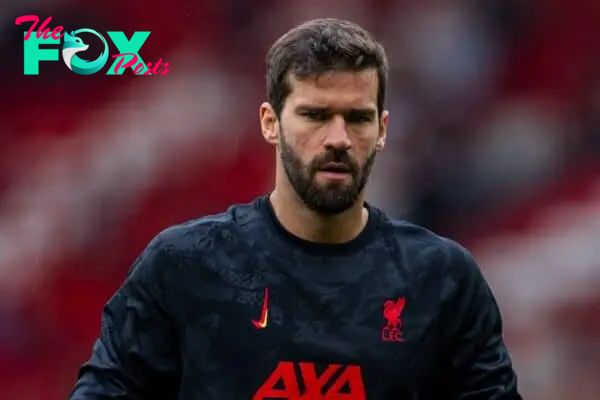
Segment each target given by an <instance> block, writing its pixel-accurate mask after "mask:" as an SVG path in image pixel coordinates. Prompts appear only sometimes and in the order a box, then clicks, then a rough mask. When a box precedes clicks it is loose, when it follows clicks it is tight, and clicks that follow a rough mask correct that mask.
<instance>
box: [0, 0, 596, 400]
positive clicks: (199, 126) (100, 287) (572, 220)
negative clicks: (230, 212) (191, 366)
mask: <svg viewBox="0 0 600 400" xmlns="http://www.w3.org/2000/svg"><path fill="white" fill-rule="evenodd" d="M44 3H45V4H44V5H43V6H40V5H39V2H34V1H28V0H19V1H6V0H5V1H3V2H2V4H1V5H0V10H1V12H0V15H1V16H2V17H3V18H2V19H0V21H1V25H0V28H1V29H2V33H3V34H2V35H1V36H0V50H1V52H2V55H3V60H4V61H3V62H2V64H1V65H0V72H1V73H0V82H1V86H0V87H1V88H2V100H0V101H1V102H2V108H1V110H2V119H1V120H0V121H1V125H0V133H1V139H2V142H1V144H0V296H1V300H2V301H1V302H0V388H2V397H3V398H6V399H18V400H30V399H31V400H33V399H36V400H37V399H41V398H43V399H45V400H54V399H57V400H58V399H64V398H66V397H67V396H68V393H69V391H70V389H71V386H72V385H73V384H74V382H75V378H76V374H77V368H78V367H79V365H80V364H81V363H82V362H84V361H85V360H86V359H87V357H88V356H89V353H90V349H91V344H92V343H93V340H94V339H95V337H96V336H97V334H98V332H99V322H100V313H101V310H102V307H103V304H104V303H105V302H106V300H107V299H108V298H109V297H110V296H111V294H112V293H113V292H114V291H115V290H116V288H117V287H118V285H119V284H120V282H121V281H122V280H123V278H124V276H125V274H126V272H127V269H128V268H129V266H130V264H131V262H132V261H133V259H134V258H135V257H136V256H137V255H138V254H139V253H140V252H141V250H142V249H143V248H144V247H145V245H146V244H147V242H148V241H149V240H150V239H151V238H152V237H153V236H154V235H155V234H156V233H157V232H159V231H160V230H162V229H164V228H166V227H167V226H169V225H171V224H175V223H179V222H182V221H185V220H187V219H191V218H195V217H198V216H201V215H205V214H209V213H215V212H220V211H223V210H224V209H226V207H227V206H228V205H229V204H231V203H233V202H245V201H249V200H251V199H252V198H253V197H254V196H256V195H259V194H263V193H265V192H266V191H268V190H269V189H270V187H271V184H272V172H273V150H272V149H271V148H269V147H268V146H267V145H266V144H265V143H264V142H263V140H262V138H261V135H260V130H259V126H258V106H259V104H260V103H261V102H262V101H263V100H264V97H265V90H264V56H265V54H266V51H267V49H268V47H269V45H270V44H271V43H272V42H273V41H274V40H275V39H276V38H277V37H278V36H279V35H281V34H282V33H283V32H285V31H286V30H287V29H289V28H291V27H292V26H293V25H295V24H297V23H300V22H303V21H304V20H307V19H310V18H313V17H325V16H335V17H341V18H348V19H351V20H353V21H356V22H358V23H361V24H362V25H364V26H365V27H366V28H368V29H370V30H371V31H373V32H374V33H375V34H376V36H377V37H378V38H379V39H380V40H382V42H383V43H384V45H385V46H386V47H387V48H388V51H389V53H390V59H391V64H392V68H393V71H392V74H391V76H390V79H391V82H390V85H391V87H390V89H389V93H390V94H389V97H388V103H387V104H388V108H389V109H390V111H391V131H390V133H389V134H390V138H389V143H388V147H387V148H386V151H385V152H384V154H382V155H381V157H380V158H379V159H378V162H377V166H376V168H375V171H374V176H373V178H372V183H371V186H370V189H369V190H370V192H369V198H370V200H371V201H372V202H374V203H375V204H377V205H380V206H381V207H382V208H384V209H385V210H386V211H387V212H389V213H390V214H391V215H393V216H396V217H402V218H406V219H408V220H410V221H413V222H416V223H419V224H422V225H425V226H427V227H429V228H431V229H433V230H435V231H436V232H437V233H440V234H443V235H447V236H451V237H452V238H454V239H457V240H459V241H460V242H461V243H463V244H465V245H467V246H468V247H469V249H470V250H472V252H473V253H474V255H475V256H476V258H477V259H478V261H479V262H480V264H481V266H482V269H483V270H484V273H485V275H486V276H487V278H488V279H489V281H490V283H491V285H492V287H493V289H494V291H495V292H496V294H497V296H498V300H499V302H500V306H501V308H502V311H503V313H504V318H505V321H506V339H507V342H508V344H509V346H510V348H511V351H512V353H513V355H514V361H515V366H516V368H517V371H518V373H519V375H520V377H521V386H522V389H523V392H524V394H525V395H526V398H528V399H540V400H553V399H564V398H566V397H567V396H575V397H576V398H577V399H578V400H587V399H598V396H599V395H600V385H599V383H598V379H597V377H598V376H599V374H600V369H599V367H598V365H599V364H600V363H598V362H597V361H598V360H599V359H600V291H598V290H597V287H598V284H599V283H600V248H599V246H598V245H597V242H598V239H599V238H600V163H599V162H598V156H599V155H600V52H598V50H597V49H598V48H600V3H599V2H598V1H596V0H580V1H578V2H577V5H575V3H574V2H569V1H567V0H544V1H542V0H535V1H527V0H459V1H453V2H448V1H442V0H420V1H408V0H400V1H391V0H370V1H367V0H343V1H342V0H333V1H328V2H323V1H319V0H306V1H302V2H301V1H277V2H275V1H272V0H257V1H252V2H251V1H247V0H236V1H233V0H229V1H228V0H222V1H219V2H213V1H209V0H195V1H191V0H171V1H169V2H168V3H164V2H158V1H154V0H147V1H141V0H133V1H129V2H126V3H125V2H121V1H117V0H106V1H103V2H95V1H90V2H75V1H73V0H51V1H45V2H44ZM26 14H36V15H38V16H39V17H40V19H41V20H42V21H43V20H44V19H46V18H47V17H48V16H52V17H53V19H52V22H51V23H50V24H49V27H50V28H51V29H52V28H53V27H54V26H57V25H62V26H65V28H67V29H68V30H69V31H71V30H76V29H80V28H91V29H94V30H97V31H99V32H100V33H103V32H106V31H111V30H116V31H124V32H125V34H126V35H127V36H128V37H130V36H131V35H132V34H133V32H134V31H144V30H148V31H151V32H152V33H151V35H150V37H149V38H148V40H147V42H146V43H145V44H144V46H143V47H142V49H141V50H140V55H141V56H142V58H143V59H144V61H145V62H156V61H158V59H159V58H162V60H163V62H165V61H166V62H169V63H170V65H171V67H172V70H171V71H170V72H169V73H168V74H167V75H164V76H145V77H142V76H133V74H132V73H131V71H127V72H125V73H124V74H123V75H122V76H106V75H104V74H105V71H104V70H103V71H101V72H99V73H97V74H94V75H90V76H80V75H77V74H75V73H73V72H71V71H69V70H68V68H67V67H66V66H65V65H64V64H63V63H62V62H41V63H40V74H39V75H35V76H25V75H24V74H23V31H24V30H27V29H28V28H29V25H28V24H27V25H26V26H22V27H18V26H15V25H14V20H15V19H16V18H17V17H18V16H21V15H26ZM111 46H112V44H111ZM92 51H93V49H91V50H89V52H92ZM114 51H116V49H115V48H114V47H112V48H111V52H114ZM98 53H99V52H98ZM86 54H87V53H86ZM96 56H97V55H91V56H90V59H93V58H95V57H96ZM109 61H110V60H109ZM107 68H108V66H107ZM391 182H393V183H394V184H390V183H391Z"/></svg>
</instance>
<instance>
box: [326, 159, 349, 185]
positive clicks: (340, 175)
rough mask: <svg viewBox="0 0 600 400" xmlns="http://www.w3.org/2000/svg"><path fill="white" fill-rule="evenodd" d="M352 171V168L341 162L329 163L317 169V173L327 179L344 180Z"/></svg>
mask: <svg viewBox="0 0 600 400" xmlns="http://www.w3.org/2000/svg"><path fill="white" fill-rule="evenodd" d="M351 173H352V170H351V169H350V168H349V167H348V166H347V165H346V164H343V163H329V164H326V165H324V166H323V167H321V168H320V169H319V175H321V176H322V177H324V178H325V179H327V180H334V181H339V180H345V179H347V178H348V177H349V176H350V175H351Z"/></svg>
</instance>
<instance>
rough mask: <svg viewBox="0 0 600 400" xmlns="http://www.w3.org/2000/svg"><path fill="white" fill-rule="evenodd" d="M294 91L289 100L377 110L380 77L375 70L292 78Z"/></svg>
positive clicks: (291, 101) (318, 104)
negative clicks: (375, 108)
mask: <svg viewBox="0 0 600 400" xmlns="http://www.w3.org/2000/svg"><path fill="white" fill-rule="evenodd" d="M288 79H289V83H290V88H291V92H290V95H289V96H288V98H287V101H286V102H288V103H289V104H290V105H291V106H292V107H294V106H296V105H298V104H306V105H314V106H319V107H332V108H349V107H353V108H354V107H360V108H366V107H369V108H374V107H376V104H377V91H378V77H377V71H376V70H375V69H367V70H363V71H356V72H354V71H333V72H327V73H324V74H321V75H318V76H316V77H308V78H300V79H299V78H297V77H296V76H294V75H290V76H289V77H288Z"/></svg>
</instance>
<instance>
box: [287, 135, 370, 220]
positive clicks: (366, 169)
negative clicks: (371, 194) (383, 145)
mask: <svg viewBox="0 0 600 400" xmlns="http://www.w3.org/2000/svg"><path fill="white" fill-rule="evenodd" d="M280 138H281V140H280V145H279V148H280V156H281V162H282V164H283V169H284V171H285V173H286V175H287V177H288V180H289V181H290V183H291V185H292V187H293V188H294V190H295V191H296V194H297V195H298V197H299V198H300V200H302V202H303V203H304V204H305V205H306V206H307V207H308V208H309V209H310V210H312V211H314V212H316V213H317V214H320V215H326V216H333V215H337V214H340V213H342V212H344V211H346V210H348V209H350V208H351V207H352V206H353V205H354V204H355V203H356V202H357V201H358V198H359V197H360V194H361V193H362V191H363V190H364V188H365V186H366V185H367V181H368V180H369V175H370V173H371V168H372V167H373V163H374V162H375V154H376V152H375V150H373V151H372V152H371V153H370V154H369V155H368V157H367V159H366V161H365V163H364V165H363V166H362V167H361V166H360V165H359V164H358V162H357V161H356V160H355V159H354V158H353V157H352V156H351V155H350V154H349V153H348V151H347V150H342V149H328V150H327V151H326V152H325V153H324V154H322V155H320V156H317V157H315V158H314V159H313V160H312V161H311V162H310V163H309V164H308V165H304V164H303V163H302V161H301V159H300V156H299V155H298V154H297V152H296V151H295V150H294V149H293V147H292V146H291V145H290V144H289V143H288V142H287V141H286V140H285V135H284V134H283V132H281V134H280ZM332 162H333V163H343V164H344V165H345V166H346V167H347V168H348V170H349V174H350V175H351V181H350V183H346V182H331V183H328V184H320V183H318V182H317V180H316V175H317V173H318V172H319V171H320V170H322V169H323V167H324V166H325V165H327V164H328V163H332Z"/></svg>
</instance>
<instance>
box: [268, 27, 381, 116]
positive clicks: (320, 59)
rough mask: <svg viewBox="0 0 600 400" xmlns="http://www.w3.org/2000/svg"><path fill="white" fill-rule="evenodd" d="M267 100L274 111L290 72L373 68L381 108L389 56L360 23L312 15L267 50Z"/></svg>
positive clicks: (300, 74) (297, 74)
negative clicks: (375, 71)
mask: <svg viewBox="0 0 600 400" xmlns="http://www.w3.org/2000/svg"><path fill="white" fill-rule="evenodd" d="M266 62H267V100H268V101H269V103H270V104H271V106H272V107H273V108H274V110H275V113H276V115H277V116H278V117H279V116H280V115H281V110H282V109H283V105H284V103H285V100H286V98H287V97H288V95H289V94H290V91H291V87H290V82H289V76H290V75H291V74H293V75H294V76H295V77H297V78H300V79H302V78H308V77H313V76H319V75H321V74H323V73H326V72H331V71H362V70H365V69H370V68H373V69H376V70H377V76H378V91H377V109H378V112H379V114H381V112H382V110H383V103H384V100H385V89H386V86H387V80H388V68H389V67H388V59H387V55H386V53H385V49H384V48H383V46H382V45H381V44H380V43H378V42H377V41H376V40H375V39H374V38H373V37H372V35H371V34H370V33H369V32H367V31H366V30H365V29H363V28H362V27H360V26H359V25H357V24H355V23H353V22H350V21H344V20H340V19H335V18H323V19H314V20H311V21H308V22H305V23H303V24H301V25H298V26H296V27H295V28H292V29H291V30H290V31H288V32H287V33H285V34H284V35H283V36H281V37H280V38H279V39H278V40H277V41H276V42H275V43H274V44H273V45H272V46H271V48H270V49H269V51H268V53H267V59H266Z"/></svg>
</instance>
